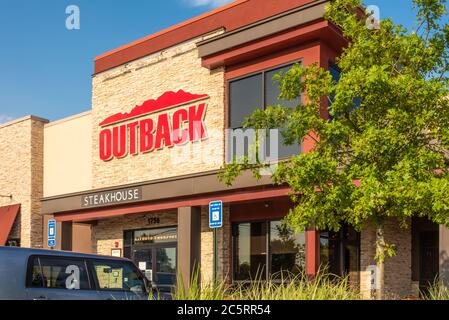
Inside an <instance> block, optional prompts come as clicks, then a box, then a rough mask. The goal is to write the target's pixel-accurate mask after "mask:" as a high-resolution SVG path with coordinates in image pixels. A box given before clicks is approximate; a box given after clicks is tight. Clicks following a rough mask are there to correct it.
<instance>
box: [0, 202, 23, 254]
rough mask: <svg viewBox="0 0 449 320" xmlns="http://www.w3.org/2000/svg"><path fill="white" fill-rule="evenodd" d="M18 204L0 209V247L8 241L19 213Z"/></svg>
mask: <svg viewBox="0 0 449 320" xmlns="http://www.w3.org/2000/svg"><path fill="white" fill-rule="evenodd" d="M19 209H20V204H14V205H12V206H5V207H0V246H4V245H5V244H6V241H8V236H9V233H10V232H11V229H12V226H13V224H14V220H16V216H17V213H19Z"/></svg>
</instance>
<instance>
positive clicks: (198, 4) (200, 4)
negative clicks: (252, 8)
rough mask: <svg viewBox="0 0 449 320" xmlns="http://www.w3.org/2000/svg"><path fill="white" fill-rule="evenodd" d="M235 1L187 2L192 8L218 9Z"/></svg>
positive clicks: (186, 0)
mask: <svg viewBox="0 0 449 320" xmlns="http://www.w3.org/2000/svg"><path fill="white" fill-rule="evenodd" d="M232 1H233V0H185V2H186V3H188V4H189V5H191V6H192V7H204V6H207V7H212V8H218V7H221V6H224V5H225V4H228V3H229V2H232Z"/></svg>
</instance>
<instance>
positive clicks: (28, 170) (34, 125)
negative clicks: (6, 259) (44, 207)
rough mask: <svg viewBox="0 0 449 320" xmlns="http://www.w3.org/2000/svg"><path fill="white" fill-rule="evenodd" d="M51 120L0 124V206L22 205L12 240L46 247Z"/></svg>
mask: <svg viewBox="0 0 449 320" xmlns="http://www.w3.org/2000/svg"><path fill="white" fill-rule="evenodd" d="M47 122H48V121H47V120H44V119H39V118H36V117H31V116H28V117H25V118H22V119H18V120H15V121H12V122H10V123H7V124H4V125H0V194H2V195H9V194H11V195H12V196H13V197H12V199H10V198H4V197H0V206H6V205H11V204H17V203H20V204H21V209H20V214H19V215H18V217H17V218H16V221H15V223H14V226H13V229H12V231H11V233H10V238H20V242H21V246H22V247H35V248H41V247H42V216H41V203H40V199H41V198H42V196H43V143H44V140H43V134H44V124H45V123H47Z"/></svg>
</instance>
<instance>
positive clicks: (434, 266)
mask: <svg viewBox="0 0 449 320" xmlns="http://www.w3.org/2000/svg"><path fill="white" fill-rule="evenodd" d="M419 262H420V263H419V266H420V268H419V286H420V289H421V290H425V289H426V288H428V287H429V285H431V284H433V283H434V281H435V280H436V278H437V276H438V272H439V270H438V269H439V266H438V231H423V232H420V233H419Z"/></svg>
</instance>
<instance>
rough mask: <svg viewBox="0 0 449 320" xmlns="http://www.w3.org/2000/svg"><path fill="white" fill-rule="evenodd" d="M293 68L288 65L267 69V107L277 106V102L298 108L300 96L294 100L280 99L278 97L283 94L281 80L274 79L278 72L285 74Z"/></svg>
mask: <svg viewBox="0 0 449 320" xmlns="http://www.w3.org/2000/svg"><path fill="white" fill-rule="evenodd" d="M291 68H292V65H288V66H285V67H282V68H277V69H274V70H270V71H267V72H266V73H265V107H268V106H276V105H277V104H280V105H282V106H284V107H287V108H296V107H297V106H298V105H299V103H300V99H299V98H297V99H296V100H294V101H286V100H279V99H278V97H279V95H280V94H281V89H280V88H279V82H277V81H274V80H273V78H274V76H275V75H276V74H278V73H279V72H282V73H283V74H285V73H286V72H287V71H289V70H290V69H291Z"/></svg>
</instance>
